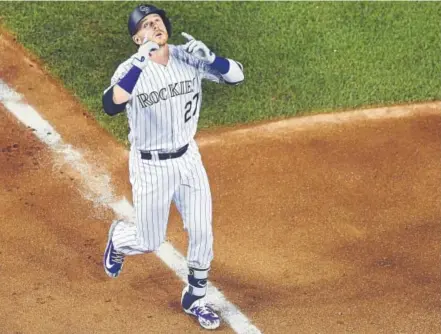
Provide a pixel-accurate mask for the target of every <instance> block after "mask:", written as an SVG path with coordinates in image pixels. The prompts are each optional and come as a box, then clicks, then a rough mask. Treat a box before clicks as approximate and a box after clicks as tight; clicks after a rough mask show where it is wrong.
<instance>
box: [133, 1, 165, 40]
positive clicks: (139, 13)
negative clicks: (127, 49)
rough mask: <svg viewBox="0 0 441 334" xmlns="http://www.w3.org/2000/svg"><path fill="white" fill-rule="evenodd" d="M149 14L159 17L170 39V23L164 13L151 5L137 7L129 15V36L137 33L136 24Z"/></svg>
mask: <svg viewBox="0 0 441 334" xmlns="http://www.w3.org/2000/svg"><path fill="white" fill-rule="evenodd" d="M149 14H158V15H159V16H161V18H162V21H164V25H165V28H166V29H167V33H168V37H171V33H172V29H171V23H170V21H169V19H168V18H167V16H166V13H165V11H164V10H162V9H159V8H156V7H155V6H152V5H139V6H138V7H136V8H135V9H134V10H133V12H132V13H131V14H130V16H129V23H128V27H129V34H130V36H133V35H135V34H136V32H137V31H138V23H139V22H141V20H142V19H143V18H144V17H146V16H147V15H149Z"/></svg>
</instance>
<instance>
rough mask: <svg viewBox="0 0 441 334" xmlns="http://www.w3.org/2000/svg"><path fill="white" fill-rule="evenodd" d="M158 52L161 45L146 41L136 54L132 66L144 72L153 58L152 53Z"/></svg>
mask: <svg viewBox="0 0 441 334" xmlns="http://www.w3.org/2000/svg"><path fill="white" fill-rule="evenodd" d="M156 50H159V45H158V44H157V43H155V42H152V41H148V40H147V39H145V40H144V43H143V44H141V46H140V47H139V49H138V52H137V53H136V54H135V57H134V59H133V61H132V64H133V65H135V66H136V67H138V68H140V69H141V70H143V69H144V68H145V67H146V66H147V64H148V62H149V59H150V57H151V56H152V52H153V51H156Z"/></svg>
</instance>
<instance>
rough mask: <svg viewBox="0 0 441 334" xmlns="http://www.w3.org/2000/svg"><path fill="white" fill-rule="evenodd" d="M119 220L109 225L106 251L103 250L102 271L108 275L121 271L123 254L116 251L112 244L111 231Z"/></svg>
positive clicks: (116, 274) (112, 275) (114, 274)
mask: <svg viewBox="0 0 441 334" xmlns="http://www.w3.org/2000/svg"><path fill="white" fill-rule="evenodd" d="M119 222H120V221H119V220H116V221H114V222H113V223H112V225H110V229H109V239H108V240H107V245H106V251H105V252H104V259H103V265H104V271H105V272H106V274H107V275H108V276H109V277H112V278H113V277H117V276H118V275H119V273H120V272H121V269H122V267H123V264H124V257H125V256H124V254H123V253H121V252H118V251H117V250H116V249H115V247H114V246H113V241H112V236H113V231H114V230H115V227H116V225H117V224H118V223H119Z"/></svg>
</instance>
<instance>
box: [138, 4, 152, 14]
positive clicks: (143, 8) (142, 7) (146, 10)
mask: <svg viewBox="0 0 441 334" xmlns="http://www.w3.org/2000/svg"><path fill="white" fill-rule="evenodd" d="M139 10H140V11H141V12H143V13H149V12H150V8H149V7H147V6H144V5H141V6H139Z"/></svg>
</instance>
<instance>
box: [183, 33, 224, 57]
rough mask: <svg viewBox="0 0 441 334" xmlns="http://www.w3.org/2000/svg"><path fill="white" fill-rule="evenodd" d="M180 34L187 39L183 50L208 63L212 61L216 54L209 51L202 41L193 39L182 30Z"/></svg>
mask: <svg viewBox="0 0 441 334" xmlns="http://www.w3.org/2000/svg"><path fill="white" fill-rule="evenodd" d="M181 34H182V36H184V37H185V38H186V39H187V41H188V42H187V43H186V44H185V45H184V49H185V51H187V52H188V53H190V54H192V55H193V56H195V57H196V58H199V59H200V60H202V61H204V62H206V63H208V64H212V63H213V62H214V60H215V59H216V55H215V54H214V53H213V52H211V51H210V49H209V48H208V47H207V46H206V45H205V44H204V43H203V42H201V41H197V40H195V39H194V37H193V36H191V35H189V34H187V33H186V32H182V33H181Z"/></svg>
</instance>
